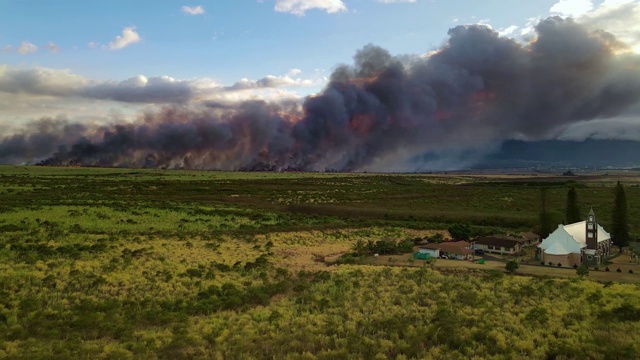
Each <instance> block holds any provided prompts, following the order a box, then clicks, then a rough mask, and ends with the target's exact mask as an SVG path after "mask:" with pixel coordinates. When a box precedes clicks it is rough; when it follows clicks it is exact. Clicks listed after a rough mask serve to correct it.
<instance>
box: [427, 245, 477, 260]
mask: <svg viewBox="0 0 640 360" xmlns="http://www.w3.org/2000/svg"><path fill="white" fill-rule="evenodd" d="M418 253H423V254H429V256H431V257H441V256H447V258H449V259H457V260H468V259H471V258H472V256H473V250H471V244H470V243H468V242H466V241H446V242H442V243H431V244H425V245H421V246H419V247H418ZM418 258H420V257H418Z"/></svg>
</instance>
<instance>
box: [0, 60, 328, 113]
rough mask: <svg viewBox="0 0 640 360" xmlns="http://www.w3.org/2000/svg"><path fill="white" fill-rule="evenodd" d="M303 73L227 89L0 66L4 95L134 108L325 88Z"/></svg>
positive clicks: (208, 83) (207, 82) (200, 82)
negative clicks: (91, 101)
mask: <svg viewBox="0 0 640 360" xmlns="http://www.w3.org/2000/svg"><path fill="white" fill-rule="evenodd" d="M298 71H299V69H292V70H291V71H289V73H288V74H287V75H282V76H275V75H267V76H265V77H263V78H261V79H258V80H249V79H242V80H240V81H238V82H236V83H235V84H233V85H231V86H223V85H221V84H219V83H217V82H215V81H213V80H211V79H207V78H200V79H190V80H178V79H174V78H172V77H170V76H155V77H147V76H144V75H138V76H134V77H131V78H129V79H126V80H123V81H92V80H90V79H86V78H84V77H81V76H78V75H76V74H73V73H72V72H70V71H69V70H56V69H47V68H35V69H20V68H15V67H11V66H8V65H4V66H0V93H5V94H23V95H32V96H48V97H66V98H70V97H75V98H85V99H97V100H111V101H116V102H120V103H131V104H169V103H171V104H186V103H194V102H196V103H197V102H206V101H212V100H213V101H224V102H227V103H228V102H233V101H236V100H237V101H243V100H247V99H253V98H260V99H278V98H283V97H284V98H291V97H292V93H290V92H286V91H284V92H281V91H279V90H278V89H281V88H289V87H290V88H296V87H309V86H322V85H323V84H325V83H326V78H325V77H323V76H315V77H314V79H303V78H299V77H294V75H292V74H299V72H298Z"/></svg>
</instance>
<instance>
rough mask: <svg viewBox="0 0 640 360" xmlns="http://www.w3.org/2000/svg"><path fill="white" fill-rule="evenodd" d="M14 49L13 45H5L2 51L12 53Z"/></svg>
mask: <svg viewBox="0 0 640 360" xmlns="http://www.w3.org/2000/svg"><path fill="white" fill-rule="evenodd" d="M12 51H13V45H5V46H3V47H2V52H4V53H10V52H12Z"/></svg>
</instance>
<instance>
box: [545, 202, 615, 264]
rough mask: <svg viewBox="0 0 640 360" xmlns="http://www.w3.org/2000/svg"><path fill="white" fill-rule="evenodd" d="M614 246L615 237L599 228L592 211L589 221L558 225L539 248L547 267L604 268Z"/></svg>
mask: <svg viewBox="0 0 640 360" xmlns="http://www.w3.org/2000/svg"><path fill="white" fill-rule="evenodd" d="M611 245H612V244H611V235H610V234H609V233H608V232H606V231H605V230H604V229H603V228H602V226H600V225H598V222H597V221H596V215H595V213H594V212H593V209H591V211H590V212H589V217H588V219H587V220H586V221H580V222H577V223H573V224H569V225H558V228H557V229H556V230H555V231H554V232H552V233H551V234H549V236H548V237H547V238H546V239H544V240H542V243H540V245H538V248H539V249H540V250H539V251H540V259H541V260H542V261H543V262H544V263H545V264H551V265H555V266H557V265H558V264H561V266H563V267H571V266H574V265H578V266H579V265H582V264H586V265H587V266H596V265H597V266H600V265H603V264H606V262H607V259H608V258H609V256H610V255H611Z"/></svg>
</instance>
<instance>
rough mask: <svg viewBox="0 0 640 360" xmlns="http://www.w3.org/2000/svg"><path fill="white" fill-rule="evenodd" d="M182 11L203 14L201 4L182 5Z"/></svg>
mask: <svg viewBox="0 0 640 360" xmlns="http://www.w3.org/2000/svg"><path fill="white" fill-rule="evenodd" d="M182 12H183V13H185V14H188V15H202V14H204V7H203V6H202V5H198V6H186V5H185V6H183V7H182Z"/></svg>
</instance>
